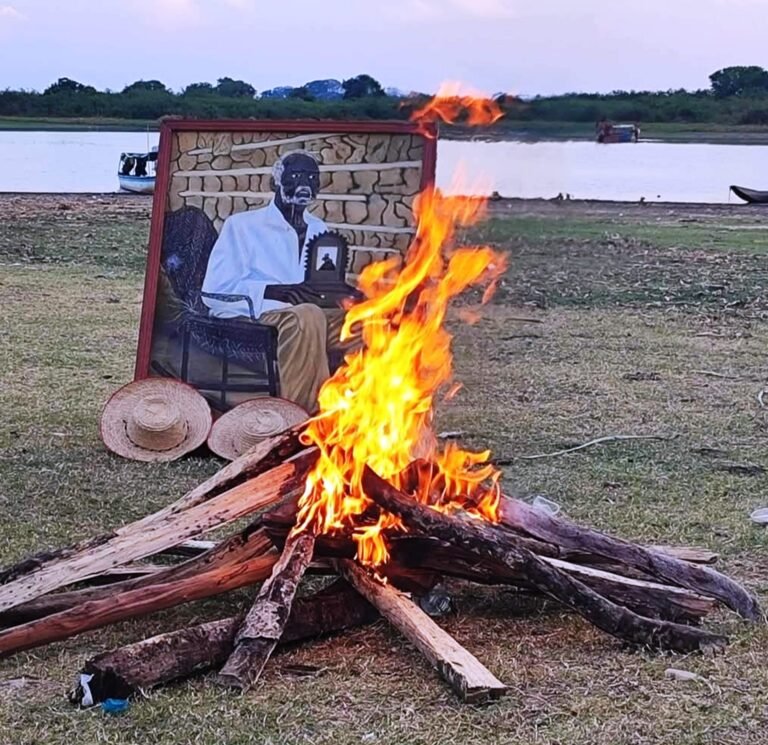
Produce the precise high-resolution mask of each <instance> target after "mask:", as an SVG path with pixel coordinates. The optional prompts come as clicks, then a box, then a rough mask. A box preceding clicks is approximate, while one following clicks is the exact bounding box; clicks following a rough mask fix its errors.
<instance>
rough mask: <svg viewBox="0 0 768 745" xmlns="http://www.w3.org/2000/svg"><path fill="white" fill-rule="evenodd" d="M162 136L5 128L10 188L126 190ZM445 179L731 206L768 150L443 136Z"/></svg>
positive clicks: (0, 170)
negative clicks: (132, 162) (121, 174)
mask: <svg viewBox="0 0 768 745" xmlns="http://www.w3.org/2000/svg"><path fill="white" fill-rule="evenodd" d="M157 142H158V134H157V133H156V132H150V133H144V132H0V191H28V192H30V191H31V192H105V191H116V190H117V176H116V172H117V162H118V158H119V156H120V153H121V152H123V151H126V150H136V151H145V150H147V149H148V148H149V147H151V146H153V145H157ZM459 166H461V168H462V172H463V174H464V177H463V179H462V182H461V184H460V185H459V186H458V187H455V186H454V174H455V172H456V169H457V167H459ZM437 180H438V183H439V184H440V185H441V186H443V187H445V188H446V189H448V190H454V191H455V190H460V191H462V192H466V191H468V190H470V191H475V192H477V193H482V192H486V193H487V192H490V191H491V190H494V189H495V190H498V191H499V192H500V193H501V194H503V195H504V196H509V197H525V198H532V197H544V198H550V197H554V196H556V195H557V194H558V193H562V194H563V195H565V194H566V193H568V194H571V196H572V197H573V198H575V199H617V200H637V199H640V197H645V198H646V199H647V200H648V201H656V200H663V201H679V202H727V201H729V197H728V186H729V185H730V184H740V185H743V186H750V187H752V188H757V189H761V188H762V189H768V147H760V146H755V145H701V144H692V145H681V144H669V143H656V142H640V143H638V144H632V143H629V144H621V145H597V144H595V143H591V142H535V143H523V142H479V141H475V142H450V141H441V142H440V144H439V146H438V167H437ZM468 185H469V189H468Z"/></svg>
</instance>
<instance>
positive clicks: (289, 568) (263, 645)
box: [217, 530, 315, 691]
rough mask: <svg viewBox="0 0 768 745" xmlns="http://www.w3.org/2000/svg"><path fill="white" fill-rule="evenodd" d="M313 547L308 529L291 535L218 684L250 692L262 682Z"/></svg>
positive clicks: (244, 626) (257, 599)
mask: <svg viewBox="0 0 768 745" xmlns="http://www.w3.org/2000/svg"><path fill="white" fill-rule="evenodd" d="M314 548H315V536H314V534H313V533H311V532H309V531H307V530H305V531H301V532H294V533H291V535H289V536H288V540H287V541H286V542H285V546H284V547H283V553H282V554H281V555H280V559H279V560H278V562H277V563H276V564H275V566H274V567H273V569H272V574H271V575H270V577H269V579H268V580H267V581H266V582H265V583H264V584H263V585H262V586H261V590H259V594H258V595H257V596H256V600H255V601H254V603H253V607H252V608H251V610H250V611H249V612H248V615H247V616H246V617H245V620H244V621H243V624H242V626H240V629H239V630H238V632H237V636H236V638H235V649H234V651H233V652H232V654H231V655H230V656H229V659H228V660H227V662H226V664H225V665H224V667H222V669H221V671H220V672H219V674H218V676H217V680H218V682H219V683H221V684H222V685H226V686H231V687H233V688H239V689H241V690H244V691H248V690H250V689H251V688H252V687H253V685H254V683H256V681H257V680H258V679H259V676H260V675H261V672H262V670H263V669H264V665H266V664H267V660H268V659H269V656H270V655H271V654H272V652H273V650H274V649H275V646H277V642H278V641H279V640H280V637H281V636H282V635H283V630H284V629H285V624H286V623H287V622H288V616H289V615H290V612H291V605H292V604H293V598H294V596H295V595H296V589H297V588H298V586H299V582H300V581H301V578H302V577H303V576H304V572H305V571H306V568H307V566H308V565H309V562H310V561H311V560H312V552H313V550H314Z"/></svg>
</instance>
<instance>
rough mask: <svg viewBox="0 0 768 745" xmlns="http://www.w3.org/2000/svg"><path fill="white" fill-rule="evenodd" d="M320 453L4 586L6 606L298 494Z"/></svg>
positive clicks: (0, 598)
mask: <svg viewBox="0 0 768 745" xmlns="http://www.w3.org/2000/svg"><path fill="white" fill-rule="evenodd" d="M315 458H316V454H315V452H314V451H312V450H305V451H303V452H302V453H300V454H299V455H297V456H295V457H294V459H293V460H291V461H289V462H287V463H283V464H282V465H280V466H277V467H275V468H272V469H271V470H269V471H266V472H265V473H263V474H261V475H260V476H257V477H256V478H253V479H251V480H249V481H246V482H244V483H242V484H240V485H238V486H235V487H233V488H231V489H229V490H228V491H225V492H223V493H221V494H219V495H217V496H216V497H213V498H211V499H209V500H208V501H206V502H203V503H200V504H196V505H195V506H192V507H187V508H186V509H184V510H183V511H181V512H178V513H173V514H168V515H167V516H166V517H165V518H164V519H162V520H159V521H157V522H153V523H152V524H151V525H149V526H147V527H146V528H145V529H144V530H143V531H141V532H139V533H137V532H134V531H131V532H130V533H126V534H121V535H118V536H117V537H116V538H114V539H113V540H111V541H109V542H107V543H104V544H101V545H98V546H96V547H95V548H92V549H89V550H88V551H85V552H81V553H78V554H75V555H72V556H70V557H68V558H64V559H62V560H60V561H57V562H54V563H51V564H48V565H47V566H45V567H43V568H42V569H39V570H38V571H37V572H35V573H33V574H30V575H28V576H23V577H21V578H19V579H17V580H15V581H14V582H11V583H9V584H6V585H3V586H0V611H4V610H8V609H9V608H13V607H14V606H16V605H20V604H21V603H24V602H27V601H29V600H32V599H34V598H36V597H39V596H40V595H44V594H45V593H48V592H51V591H52V590H56V589H58V588H60V587H64V586H65V585H68V584H72V583H73V582H77V581H79V580H82V579H83V578H84V577H90V576H93V575H94V574H99V573H101V572H102V571H103V570H104V569H105V568H107V567H111V566H114V565H116V564H124V563H126V562H129V561H133V560H135V559H140V558H143V557H145V556H151V555H153V554H156V553H158V552H159V551H162V550H163V549H165V548H168V547H169V546H173V545H175V544H177V543H181V542H182V541H184V540H186V539H187V538H190V537H192V536H195V535H198V534H200V533H204V532H206V531H209V530H212V529H213V528H216V527H219V526H220V525H225V524H227V523H230V522H232V521H234V520H237V519H239V518H241V517H245V516H246V515H249V514H251V513H253V512H256V511H257V510H260V509H263V508H264V507H267V506H269V505H271V504H275V503H276V502H278V501H279V500H280V499H282V498H284V497H286V496H289V495H291V494H295V493H298V492H299V491H301V489H302V488H303V484H304V479H305V477H306V474H307V472H308V471H309V469H310V467H311V465H312V464H313V463H314V461H315Z"/></svg>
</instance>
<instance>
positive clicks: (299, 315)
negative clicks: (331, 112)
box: [136, 120, 436, 411]
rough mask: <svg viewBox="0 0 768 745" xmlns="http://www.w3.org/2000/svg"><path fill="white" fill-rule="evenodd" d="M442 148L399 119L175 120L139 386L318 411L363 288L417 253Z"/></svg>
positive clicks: (167, 136)
mask: <svg viewBox="0 0 768 745" xmlns="http://www.w3.org/2000/svg"><path fill="white" fill-rule="evenodd" d="M435 144H436V138H435V132H434V131H433V130H432V129H431V128H429V127H425V126H423V125H421V126H417V125H414V124H409V123H401V122H375V123H374V122H371V123H368V122H333V123H330V122H304V121H302V122H296V121H294V122H256V121H246V122H232V121H218V122H200V121H186V120H170V121H168V122H166V123H165V124H164V125H163V129H162V132H161V139H160V153H159V157H158V177H157V184H156V190H155V201H154V206H153V221H152V230H151V236H150V250H149V254H148V262H147V274H146V281H145V288H144V305H143V311H142V322H141V329H140V336H139V349H138V354H137V362H136V377H137V378H142V377H147V376H152V375H157V376H171V377H175V378H179V379H181V380H184V381H186V382H187V383H189V384H190V385H192V386H194V387H195V388H197V389H198V390H200V391H201V392H202V393H203V395H205V396H206V398H207V399H208V400H209V401H210V402H211V404H212V406H213V407H214V408H215V409H217V410H219V411H226V410H227V409H229V408H231V407H232V406H233V405H236V404H237V403H239V402H240V401H243V400H246V399H248V398H253V397H254V396H256V395H269V396H281V397H283V398H287V399H289V400H291V401H294V402H295V403H297V404H299V405H301V406H302V407H304V408H305V409H307V411H312V410H313V409H314V407H315V404H316V400H317V393H318V390H319V387H320V386H321V385H322V382H323V381H324V380H325V379H326V378H327V377H328V375H329V374H330V373H331V372H332V371H333V369H334V368H335V367H336V366H337V365H338V364H339V363H340V361H341V360H342V359H343V355H344V352H345V350H346V349H347V348H348V347H345V346H344V345H342V344H341V342H340V341H339V331H340V329H341V326H342V323H343V318H344V310H343V305H344V304H345V299H346V298H349V299H351V300H354V299H355V298H356V297H359V295H358V293H357V290H356V289H355V282H356V279H357V277H358V276H359V274H360V272H361V271H362V270H363V269H364V267H365V266H367V265H368V264H370V263H372V262H375V261H380V260H382V259H389V258H392V257H393V256H394V257H398V258H403V257H404V256H405V253H406V251H407V248H408V246H409V244H410V241H411V239H412V237H413V235H414V232H415V220H414V213H413V205H414V200H415V198H416V196H417V195H418V193H419V192H420V191H421V190H422V189H423V188H425V187H426V186H428V185H430V184H431V183H432V182H433V180H434V168H435Z"/></svg>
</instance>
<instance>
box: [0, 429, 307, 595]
mask: <svg viewBox="0 0 768 745" xmlns="http://www.w3.org/2000/svg"><path fill="white" fill-rule="evenodd" d="M303 429H304V425H303V424H302V425H299V426H297V427H293V428H292V429H289V430H287V431H286V432H284V433H282V434H280V435H276V436H275V437H270V438H268V439H266V440H264V441H262V442H260V443H259V444H258V445H256V446H255V447H254V448H253V449H252V450H250V451H248V452H247V453H245V454H243V455H241V456H240V457H239V458H237V460H234V461H232V462H231V463H228V464H227V465H226V466H224V467H223V468H222V469H221V470H219V471H217V472H216V473H215V474H213V476H211V477H210V478H209V479H207V480H206V481H204V482H203V483H202V484H199V485H198V486H196V487H195V488H194V489H192V490H191V491H189V492H187V494H185V495H184V496H183V497H181V498H180V499H177V500H176V501H175V502H173V503H172V504H169V505H168V506H166V507H163V508H162V509H161V510H158V511H157V512H155V513H153V514H151V515H146V516H145V517H143V518H141V519H140V520H136V521H135V522H132V523H129V524H128V525H124V526H122V527H121V528H117V529H115V530H114V531H112V532H111V533H106V534H103V535H100V536H96V537H94V538H89V539H87V540H84V541H80V542H79V543H75V544H72V545H71V546H66V547H64V548H58V549H54V550H45V551H40V552H38V553H37V554H34V555H33V556H29V557H27V558H25V559H22V560H21V561H19V562H17V563H16V564H13V565H12V566H9V567H6V568H5V569H2V570H0V585H3V584H7V583H9V582H13V581H14V580H17V579H19V578H21V577H24V576H26V575H28V574H32V573H34V572H37V571H39V570H40V569H43V568H45V567H47V566H49V565H51V564H56V563H59V562H61V560H62V559H68V558H70V557H73V556H76V555H80V554H83V553H87V552H89V551H91V550H92V549H94V548H97V547H100V546H104V545H105V544H109V543H110V542H112V541H114V540H115V539H117V538H118V537H120V536H124V535H129V534H141V533H142V532H144V530H146V528H147V527H148V526H150V525H153V524H154V523H157V522H159V521H163V520H166V519H167V518H169V517H170V516H172V515H175V514H178V513H179V512H183V511H184V510H186V509H189V508H190V507H195V506H197V505H199V504H203V503H204V502H206V501H208V500H209V499H212V498H213V497H216V496H218V495H219V494H222V493H223V492H225V491H227V490H229V489H231V488H232V487H235V486H237V485H238V484H242V483H243V482H244V481H247V480H248V479H251V478H254V477H255V476H258V475H259V474H261V473H264V472H265V471H268V470H270V469H271V468H274V467H275V466H277V465H279V464H280V463H282V462H283V461H285V460H287V459H288V458H290V457H292V456H293V455H295V454H296V453H298V452H300V451H301V450H302V447H303V446H302V445H301V443H300V442H299V435H300V434H301V432H302V431H303ZM81 579H84V577H83V578H81Z"/></svg>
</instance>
